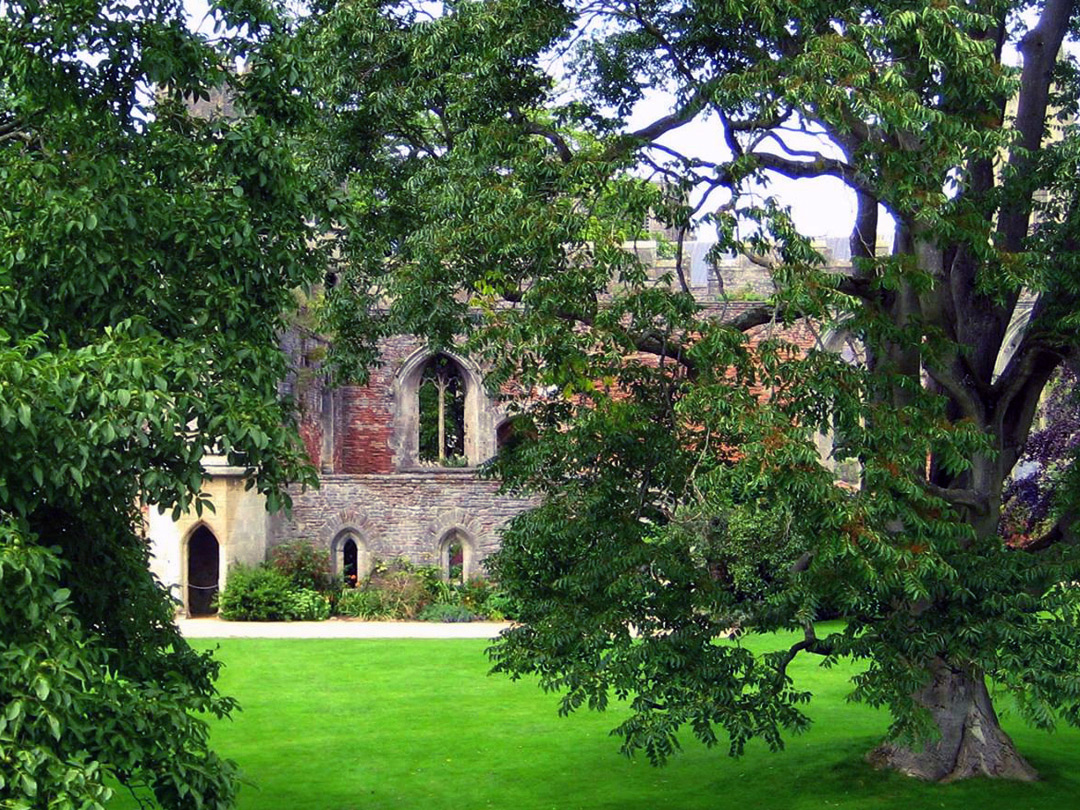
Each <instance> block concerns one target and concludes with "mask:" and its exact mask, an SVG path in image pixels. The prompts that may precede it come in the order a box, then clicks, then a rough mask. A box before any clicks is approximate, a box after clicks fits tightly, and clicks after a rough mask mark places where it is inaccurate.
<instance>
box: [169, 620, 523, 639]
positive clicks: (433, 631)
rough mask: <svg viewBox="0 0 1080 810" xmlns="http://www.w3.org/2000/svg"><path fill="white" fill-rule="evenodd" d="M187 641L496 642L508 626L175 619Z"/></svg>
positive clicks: (478, 623) (505, 623) (501, 623)
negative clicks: (409, 639)
mask: <svg viewBox="0 0 1080 810" xmlns="http://www.w3.org/2000/svg"><path fill="white" fill-rule="evenodd" d="M176 623H177V625H179V627H180V632H182V633H183V634H184V636H185V637H187V638H495V636H497V635H499V633H501V632H502V631H503V630H504V629H506V628H507V627H509V626H510V624H509V622H460V623H445V624H443V623H440V622H362V621H357V620H355V619H328V620H327V621H325V622H227V621H223V620H222V619H218V618H213V617H211V618H200V619H177V620H176Z"/></svg>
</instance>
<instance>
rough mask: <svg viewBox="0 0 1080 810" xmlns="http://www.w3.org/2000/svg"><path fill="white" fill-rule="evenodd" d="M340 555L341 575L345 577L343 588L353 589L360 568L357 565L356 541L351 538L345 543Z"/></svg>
mask: <svg viewBox="0 0 1080 810" xmlns="http://www.w3.org/2000/svg"><path fill="white" fill-rule="evenodd" d="M341 555H342V567H341V568H342V573H343V574H344V576H345V587H346V588H355V587H356V580H357V576H358V574H359V571H360V568H359V565H358V564H357V563H358V559H359V558H358V555H357V551H356V541H355V540H353V539H352V538H351V537H350V538H349V539H348V540H346V541H345V545H344V546H342V549H341Z"/></svg>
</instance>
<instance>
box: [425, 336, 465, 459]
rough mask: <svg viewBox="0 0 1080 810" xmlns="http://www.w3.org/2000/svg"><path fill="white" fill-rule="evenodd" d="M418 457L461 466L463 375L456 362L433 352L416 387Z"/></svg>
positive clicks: (462, 446)
mask: <svg viewBox="0 0 1080 810" xmlns="http://www.w3.org/2000/svg"><path fill="white" fill-rule="evenodd" d="M418 398H419V403H418V404H419V415H420V436H419V442H418V451H419V452H418V456H419V459H420V461H422V462H428V463H436V464H440V465H443V466H447V467H455V466H465V465H466V464H467V463H468V461H467V459H466V456H465V379H464V377H463V376H462V374H461V369H459V368H458V365H457V363H455V362H454V361H453V360H452V359H450V358H449V357H447V356H446V355H445V354H437V355H435V356H434V357H432V358H431V359H430V360H428V361H427V363H425V364H424V369H423V371H422V372H421V375H420V387H419V390H418Z"/></svg>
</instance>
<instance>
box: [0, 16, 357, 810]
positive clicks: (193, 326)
mask: <svg viewBox="0 0 1080 810" xmlns="http://www.w3.org/2000/svg"><path fill="white" fill-rule="evenodd" d="M214 18H215V19H216V20H218V21H219V22H220V23H221V24H222V26H223V28H222V31H221V32H220V33H219V35H218V36H217V37H216V38H215V39H214V40H213V41H211V40H209V39H206V38H204V37H197V36H195V35H193V34H191V33H190V32H189V31H188V28H187V26H186V21H185V17H184V12H183V6H182V4H181V3H180V2H177V1H176V0H149V1H148V2H144V3H137V4H124V3H119V4H117V3H111V2H109V3H104V2H98V0H79V1H78V2H64V3H47V2H37V1H36V0H26V2H22V0H15V2H9V3H4V4H3V6H2V8H0V65H2V70H0V446H2V448H3V452H2V453H0V805H2V806H3V807H5V808H26V807H42V808H44V807H49V808H65V807H72V808H73V807H102V806H104V803H105V801H106V799H107V797H108V795H109V793H110V788H109V787H108V785H110V784H113V785H115V784H117V783H118V784H120V785H121V786H124V787H127V788H131V789H137V788H141V789H145V790H146V791H149V792H150V793H151V794H152V795H153V796H154V797H155V798H156V801H157V802H158V803H159V804H160V806H163V807H172V808H190V807H195V806H199V807H219V808H223V807H227V806H231V804H232V800H233V798H234V796H235V791H236V766H235V765H234V764H233V763H231V762H227V761H224V760H222V759H220V758H219V757H218V756H217V755H216V754H214V752H213V751H212V750H211V749H210V748H209V746H208V741H207V731H206V724H205V722H204V721H203V720H201V719H199V717H198V716H197V714H196V713H197V712H206V713H210V714H214V715H218V716H221V715H224V714H227V713H228V712H229V711H231V710H232V709H233V707H234V704H233V701H232V700H231V699H229V698H225V697H221V696H219V695H218V694H217V692H216V690H215V688H214V684H213V679H214V676H215V674H216V672H217V667H218V665H217V663H216V662H215V661H214V660H213V659H212V658H211V656H210V655H209V654H204V653H199V652H196V651H194V650H192V649H191V648H190V647H189V646H188V645H187V643H186V642H185V641H184V640H183V639H182V638H181V636H180V635H179V632H178V631H177V629H176V626H175V624H174V622H173V614H174V602H173V600H172V599H171V598H170V597H169V596H168V595H167V594H166V592H165V591H164V589H163V588H162V587H161V585H160V583H158V582H156V581H155V580H154V579H153V578H152V576H151V575H150V573H149V569H148V564H147V563H148V559H147V554H148V550H147V544H146V541H145V538H144V536H143V523H144V518H143V515H142V514H141V513H140V505H149V504H153V505H157V506H160V507H162V508H167V509H175V510H177V511H179V510H185V509H195V510H199V511H201V510H202V509H203V508H206V507H207V506H208V504H207V503H206V496H205V494H201V493H200V486H201V484H202V481H203V479H204V472H203V469H202V464H201V462H202V459H203V458H204V456H205V455H206V453H208V452H211V451H213V452H216V453H220V454H223V455H225V456H227V457H228V459H229V462H230V463H231V464H235V465H239V466H241V467H244V468H246V469H247V470H248V474H249V480H250V481H251V483H252V485H254V486H257V487H258V489H259V491H260V492H262V493H264V494H265V495H266V497H267V499H268V502H269V504H270V506H271V507H276V506H277V505H281V504H283V503H285V501H286V499H287V493H286V492H285V489H284V487H285V485H286V484H287V483H289V482H291V481H296V480H300V481H305V480H311V477H312V472H311V471H310V469H309V467H308V462H307V459H306V456H304V454H303V451H302V447H301V445H300V443H299V441H298V440H297V439H296V436H295V429H294V427H293V422H294V415H293V413H292V409H291V406H290V404H289V403H288V401H287V400H284V399H282V398H281V397H280V396H279V384H280V383H281V381H282V380H283V379H284V376H285V374H286V371H287V363H286V359H285V357H284V356H283V355H282V352H281V350H280V348H279V341H280V336H281V332H282V330H283V328H284V327H285V326H286V325H287V323H288V321H287V314H288V313H289V312H290V310H292V309H294V305H295V301H296V299H295V297H294V295H293V290H294V288H304V287H306V286H308V285H310V284H312V283H313V282H318V281H321V280H322V278H323V274H324V272H325V267H326V265H327V261H328V258H329V252H330V250H331V248H332V240H330V239H329V238H323V239H319V240H316V239H313V237H314V236H316V234H317V233H318V231H319V230H320V229H321V223H325V222H327V221H328V209H329V208H330V207H332V206H333V204H334V202H335V200H336V199H337V198H338V196H339V192H338V190H337V189H336V188H334V187H327V186H325V185H323V181H322V177H323V175H321V174H320V173H318V172H315V171H312V170H311V166H310V165H308V163H307V162H306V159H305V157H304V155H305V151H304V148H303V144H302V142H301V141H300V140H299V139H298V137H297V136H298V133H299V132H300V130H301V129H302V128H303V127H304V126H306V122H308V121H309V120H310V107H309V102H308V100H307V96H306V95H305V94H304V93H303V92H302V88H303V83H302V82H301V77H302V75H303V74H302V69H301V63H300V62H299V61H298V54H297V53H296V51H295V47H296V42H295V40H294V39H293V38H292V37H291V30H290V27H289V24H288V23H287V21H286V18H285V17H284V16H283V15H282V13H281V10H280V9H279V8H277V7H276V5H275V4H273V3H267V4H261V3H245V4H231V5H224V6H221V7H219V8H218V9H217V10H216V11H215V16H214ZM237 59H243V60H244V62H245V70H244V71H243V73H242V74H237V73H236V72H235V71H234V70H232V69H231V66H232V65H233V64H235V62H236V60H237ZM212 94H213V95H214V97H215V98H216V99H217V101H218V102H220V103H221V104H223V105H225V106H226V107H227V108H228V112H229V114H228V115H222V114H213V113H212V112H207V113H206V114H201V115H193V114H191V111H190V108H191V105H192V104H193V103H194V102H196V101H197V100H198V101H200V102H201V103H202V104H203V106H204V107H205V108H207V109H209V110H211V111H212V110H213V109H214V108H215V104H213V103H210V102H209V99H210V96H211V95H212Z"/></svg>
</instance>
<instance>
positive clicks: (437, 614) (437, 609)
mask: <svg viewBox="0 0 1080 810" xmlns="http://www.w3.org/2000/svg"><path fill="white" fill-rule="evenodd" d="M418 618H419V619H420V621H422V622H448V623H449V622H472V621H476V619H478V618H480V617H479V616H477V615H476V614H474V613H473V612H472V611H471V610H469V609H468V608H467V607H465V606H464V605H447V604H435V605H428V606H427V607H425V608H424V609H423V610H421V611H420V614H419V616H418Z"/></svg>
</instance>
